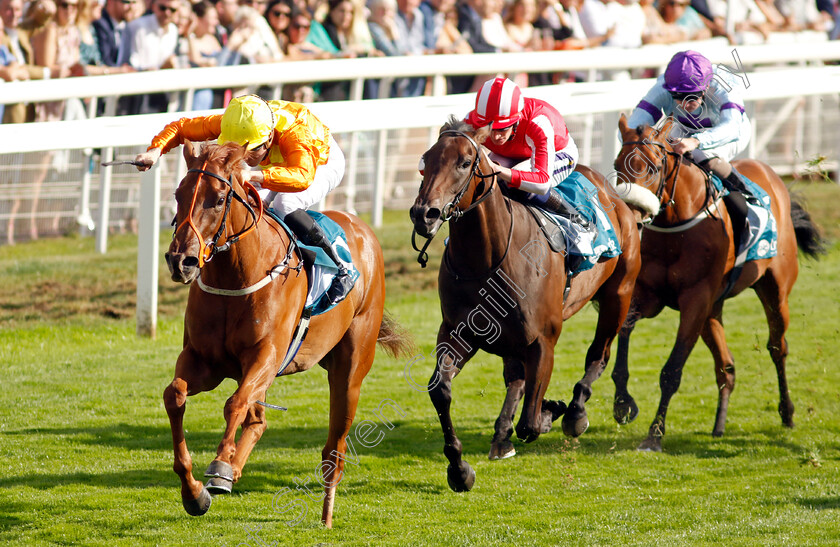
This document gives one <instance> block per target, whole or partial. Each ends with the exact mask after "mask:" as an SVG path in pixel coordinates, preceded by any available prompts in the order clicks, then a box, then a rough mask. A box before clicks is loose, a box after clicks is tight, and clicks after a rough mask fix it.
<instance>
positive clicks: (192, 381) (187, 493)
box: [163, 350, 221, 516]
mask: <svg viewBox="0 0 840 547" xmlns="http://www.w3.org/2000/svg"><path fill="white" fill-rule="evenodd" d="M196 363H197V361H196V360H194V359H193V357H192V356H191V355H190V354H189V350H184V351H183V352H182V353H181V355H180V356H179V357H178V362H177V364H176V366H175V378H174V379H173V380H172V382H171V383H170V384H169V385H168V386H166V389H164V391H163V404H164V407H165V408H166V413H167V414H168V415H169V425H170V428H171V429H172V446H173V450H174V453H175V463H174V465H173V470H174V471H175V473H176V474H177V475H178V477H179V478H180V479H181V501H182V503H183V504H184V509H185V510H186V511H187V513H189V514H190V515H192V516H200V515H203V514H204V513H206V512H207V510H208V509H210V503H211V502H212V498H211V497H210V493H209V492H208V491H207V489H206V488H205V487H204V484H203V483H202V482H200V481H197V480H196V479H195V478H194V477H193V474H192V466H193V462H192V458H191V457H190V452H189V450H188V449H187V441H186V439H185V438H184V411H185V410H186V404H187V395H188V394H195V393H199V392H201V391H206V390H208V389H213V388H214V387H216V386H217V385H218V384H219V382H220V381H221V378H217V379H215V378H211V377H210V376H209V375H208V374H207V371H206V370H203V369H202V370H200V371H197V370H196V369H195V367H196Z"/></svg>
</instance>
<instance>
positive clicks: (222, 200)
mask: <svg viewBox="0 0 840 547" xmlns="http://www.w3.org/2000/svg"><path fill="white" fill-rule="evenodd" d="M224 204H225V196H219V201H217V202H216V207H221V206H222V205H224Z"/></svg>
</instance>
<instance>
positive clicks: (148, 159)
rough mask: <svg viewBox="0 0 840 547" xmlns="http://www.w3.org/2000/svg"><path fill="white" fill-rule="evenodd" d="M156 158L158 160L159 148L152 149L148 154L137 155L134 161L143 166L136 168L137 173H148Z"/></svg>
mask: <svg viewBox="0 0 840 547" xmlns="http://www.w3.org/2000/svg"><path fill="white" fill-rule="evenodd" d="M158 158H160V148H152V149H151V150H149V151H148V152H143V153H142V154H137V157H136V158H134V161H136V162H138V163H142V164H143V165H138V166H137V170H138V171H148V170H149V169H151V167H152V166H153V165H154V164H155V162H156V161H157V160H158Z"/></svg>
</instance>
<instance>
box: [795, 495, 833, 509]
mask: <svg viewBox="0 0 840 547" xmlns="http://www.w3.org/2000/svg"><path fill="white" fill-rule="evenodd" d="M796 503H798V504H799V505H801V506H802V507H804V508H806V509H815V510H817V511H825V510H830V509H840V497H833V498H832V497H827V498H802V499H798V500H796Z"/></svg>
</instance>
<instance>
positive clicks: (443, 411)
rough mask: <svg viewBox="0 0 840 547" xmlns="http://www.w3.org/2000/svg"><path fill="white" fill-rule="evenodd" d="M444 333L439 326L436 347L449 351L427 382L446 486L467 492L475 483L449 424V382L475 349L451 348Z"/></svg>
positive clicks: (441, 354)
mask: <svg viewBox="0 0 840 547" xmlns="http://www.w3.org/2000/svg"><path fill="white" fill-rule="evenodd" d="M450 328H451V327H450ZM447 330H449V329H448V328H447V327H446V325H445V324H441V326H440V330H439V331H438V339H437V340H438V345H437V347H438V348H442V347H449V348H452V349H451V350H438V352H437V355H436V360H437V363H436V364H435V371H434V372H433V373H432V377H431V378H430V379H429V398H430V399H431V400H432V404H433V405H434V407H435V411H437V415H438V419H439V420H440V427H441V429H442V430H443V453H444V455H445V456H446V459H448V460H449V467H448V468H447V470H446V476H447V480H448V482H449V487H450V488H451V489H452V490H454V491H455V492H466V491H469V490H470V489H471V488H472V487H473V484H474V483H475V471H473V469H472V467H470V464H468V463H467V462H466V461H465V460H463V459H462V458H461V454H462V450H463V448H462V446H461V441H460V439H458V436H457V435H456V434H455V427H454V426H453V425H452V415H451V413H450V407H451V406H452V380H453V379H454V378H455V376H457V375H458V373H459V372H461V369H462V368H463V367H464V365H465V364H466V362H467V361H468V360H469V359H470V358H471V357H472V356H473V355H475V352H476V349H475V348H473V347H472V346H470V350H469V351H465V350H464V348H463V347H462V346H460V345H457V346H453V345H452V344H451V343H450V336H449V334H448V333H447Z"/></svg>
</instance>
